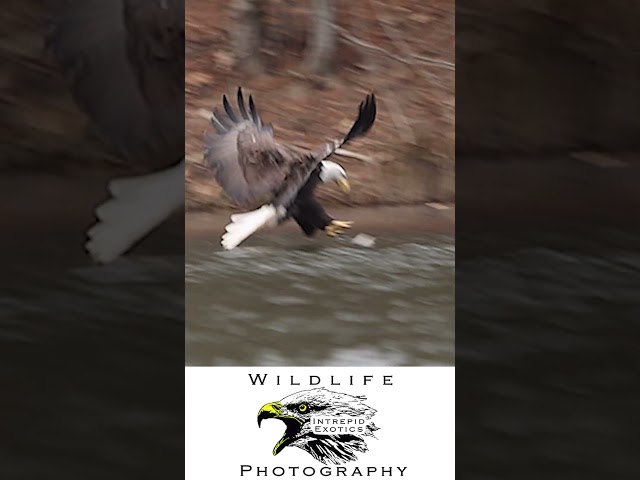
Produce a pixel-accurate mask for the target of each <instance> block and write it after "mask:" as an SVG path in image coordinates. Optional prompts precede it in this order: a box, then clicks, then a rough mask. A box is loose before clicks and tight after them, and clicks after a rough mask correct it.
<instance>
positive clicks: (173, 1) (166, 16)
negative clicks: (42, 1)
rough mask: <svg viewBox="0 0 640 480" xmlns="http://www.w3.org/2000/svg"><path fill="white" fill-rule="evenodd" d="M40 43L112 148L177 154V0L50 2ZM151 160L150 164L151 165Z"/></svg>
mask: <svg viewBox="0 0 640 480" xmlns="http://www.w3.org/2000/svg"><path fill="white" fill-rule="evenodd" d="M50 5H51V8H52V10H51V13H52V15H51V29H50V33H49V35H48V36H47V47H48V49H49V50H50V51H51V52H52V53H53V56H54V57H55V59H56V61H57V63H58V66H59V68H60V70H61V71H62V73H63V75H64V76H65V78H66V80H67V81H68V83H69V84H70V87H71V91H72V94H73V96H74V98H75V100H76V102H77V103H78V104H79V105H80V107H81V108H83V109H84V110H85V111H86V113H87V114H88V115H89V117H90V118H91V120H92V121H93V123H94V124H95V125H96V127H97V128H98V130H99V131H100V133H101V134H102V135H103V136H104V137H106V139H107V140H108V141H109V142H110V143H111V144H113V145H114V146H115V147H116V148H117V149H118V151H119V153H120V154H121V155H122V156H124V157H125V158H126V159H128V160H133V161H134V162H135V163H136V164H137V165H142V166H147V167H154V168H164V167H167V166H169V165H171V164H174V163H176V162H177V161H179V160H180V159H181V158H182V157H183V156H184V116H183V114H184V2H183V1H178V0H161V1H156V2H149V1H146V0H56V1H53V2H51V4H50ZM150 162H153V164H150Z"/></svg>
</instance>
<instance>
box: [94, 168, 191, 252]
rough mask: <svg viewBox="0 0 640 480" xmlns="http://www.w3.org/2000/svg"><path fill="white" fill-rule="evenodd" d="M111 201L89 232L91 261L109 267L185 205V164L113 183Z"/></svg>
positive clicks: (99, 211)
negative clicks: (106, 264) (109, 263)
mask: <svg viewBox="0 0 640 480" xmlns="http://www.w3.org/2000/svg"><path fill="white" fill-rule="evenodd" d="M109 193H111V199H109V200H108V201H107V202H105V203H103V204H102V205H100V206H99V207H98V208H97V209H96V217H98V223H96V224H95V225H94V226H93V227H91V228H90V229H89V230H88V231H87V235H88V237H89V241H88V242H87V243H86V245H85V246H86V248H87V250H88V251H89V254H90V255H91V257H92V258H93V259H94V260H96V261H98V262H100V263H108V262H111V261H113V260H115V259H116V258H118V257H119V256H121V255H122V254H123V253H125V252H127V251H128V250H129V249H130V248H131V247H133V245H134V244H135V243H137V242H138V241H139V240H140V239H142V238H143V237H144V236H145V235H147V234H148V233H149V232H151V231H152V230H153V229H154V228H156V227H157V226H158V225H159V224H160V223H162V222H163V221H164V220H165V219H166V218H167V217H169V215H171V214H172V213H173V211H174V210H176V209H177V208H179V207H180V206H181V205H182V203H183V202H184V162H181V163H180V164H178V165H176V166H175V167H171V168H169V169H167V170H163V171H161V172H157V173H153V174H151V175H141V176H138V177H130V178H123V179H116V180H112V181H111V182H110V183H109Z"/></svg>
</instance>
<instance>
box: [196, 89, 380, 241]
mask: <svg viewBox="0 0 640 480" xmlns="http://www.w3.org/2000/svg"><path fill="white" fill-rule="evenodd" d="M237 103H238V110H239V114H238V113H237V112H236V111H234V110H233V108H232V107H231V104H230V103H229V100H228V99H227V97H226V95H223V97H222V104H223V107H224V113H222V112H220V111H219V110H218V109H214V111H213V116H212V117H211V123H212V125H213V127H214V129H215V130H216V132H217V133H218V136H215V137H214V136H210V135H207V137H206V145H205V154H204V159H205V164H206V165H207V166H208V167H209V168H211V169H212V170H213V174H214V176H215V178H216V180H217V181H218V183H219V184H220V186H221V187H222V188H223V189H224V191H225V192H226V193H227V195H228V196H229V197H230V198H231V199H232V200H233V201H234V202H235V203H236V205H238V206H240V207H242V208H246V209H255V210H252V211H250V212H247V213H240V214H236V215H232V216H231V223H229V224H228V225H227V226H226V227H225V230H226V233H225V234H224V235H223V236H222V242H221V243H222V246H223V247H224V248H225V249H227V250H230V249H233V248H235V247H237V246H238V245H239V244H240V243H241V242H243V241H244V240H245V239H247V238H248V237H249V236H250V235H252V234H253V233H254V232H256V231H258V230H260V229H261V228H264V227H273V226H276V225H279V224H280V223H282V222H284V221H286V220H288V219H290V218H293V219H294V220H295V221H296V222H297V223H298V225H299V226H300V228H301V229H302V230H303V232H304V233H305V234H306V235H309V236H310V235H313V234H314V233H315V232H316V231H317V230H324V231H325V232H326V233H327V234H328V235H330V236H335V235H338V234H340V233H341V232H342V229H344V228H349V227H350V225H351V222H344V221H339V220H334V219H333V218H331V217H330V216H329V215H328V214H327V212H326V211H325V210H324V209H323V208H322V206H321V205H320V204H319V203H318V201H317V200H316V199H315V198H314V191H315V188H316V186H317V185H318V184H319V183H320V182H321V181H322V182H329V181H335V182H336V183H337V184H338V185H339V186H340V187H341V188H342V189H343V190H345V191H348V189H349V183H348V181H347V174H346V172H345V170H344V169H343V168H342V167H341V166H340V165H338V164H337V163H334V162H330V161H328V160H326V159H327V158H328V157H329V156H331V154H332V153H333V152H335V151H336V149H338V148H340V146H342V145H344V144H345V143H347V142H348V141H350V140H352V139H354V138H357V137H359V136H360V135H363V134H365V133H366V132H368V131H369V129H370V128H371V126H372V125H373V122H374V121H375V118H376V99H375V96H374V94H373V93H371V94H369V95H367V97H366V98H365V100H363V102H362V103H361V104H360V109H359V112H358V118H357V119H356V121H355V123H354V124H353V126H352V127H351V130H349V132H348V133H347V134H346V135H345V136H344V137H343V138H342V139H339V140H334V141H331V142H328V143H326V144H325V145H323V146H322V147H320V148H318V149H317V150H315V151H312V152H309V153H300V151H299V150H298V149H294V148H292V147H290V146H288V145H285V144H282V143H278V142H276V140H275V138H274V135H273V127H272V126H271V125H270V124H265V123H263V122H262V119H261V118H260V115H259V114H258V111H257V109H256V106H255V103H254V101H253V97H252V96H249V108H248V110H247V106H246V104H245V101H244V96H243V93H242V89H241V88H238V94H237Z"/></svg>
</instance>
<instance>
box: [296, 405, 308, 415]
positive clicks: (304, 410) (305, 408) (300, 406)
mask: <svg viewBox="0 0 640 480" xmlns="http://www.w3.org/2000/svg"><path fill="white" fill-rule="evenodd" d="M308 409H309V407H308V406H307V404H306V403H301V404H300V405H299V406H298V410H300V411H301V412H302V413H304V412H306V411H307V410H308Z"/></svg>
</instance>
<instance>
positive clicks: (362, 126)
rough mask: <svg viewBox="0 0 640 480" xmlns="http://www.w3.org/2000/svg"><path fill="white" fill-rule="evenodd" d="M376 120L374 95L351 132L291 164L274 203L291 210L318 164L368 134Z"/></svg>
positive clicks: (367, 99) (362, 110)
mask: <svg viewBox="0 0 640 480" xmlns="http://www.w3.org/2000/svg"><path fill="white" fill-rule="evenodd" d="M375 119H376V97H375V95H374V94H373V93H370V94H369V95H367V97H366V98H365V99H364V100H363V101H362V102H361V103H360V107H359V108H358V117H357V118H356V121H355V122H354V123H353V126H352V127H351V129H350V130H349V132H348V133H347V134H346V135H345V136H344V137H342V139H340V140H334V141H332V142H327V143H325V144H324V145H323V146H322V147H320V148H318V149H317V150H315V151H314V152H311V153H309V154H306V155H304V156H303V157H301V158H300V159H299V161H297V162H293V163H291V165H290V166H289V169H288V170H287V174H286V178H285V181H284V182H282V187H281V188H280V189H279V190H278V192H277V193H276V196H275V199H274V202H275V204H276V205H278V206H283V207H285V208H289V206H291V204H292V203H293V202H294V201H295V199H296V197H297V195H298V192H299V191H300V190H301V189H302V188H303V187H304V185H305V184H306V182H307V181H308V180H309V177H310V176H311V174H312V173H313V171H314V170H315V169H316V167H317V166H318V164H319V163H320V162H321V161H323V160H324V159H326V158H328V157H330V156H331V155H332V154H333V152H335V151H336V150H337V149H338V148H340V147H341V146H342V145H344V144H346V143H347V142H349V141H351V140H353V139H354V138H357V137H359V136H361V135H364V134H365V133H367V132H368V131H369V130H370V129H371V126H372V125H373V123H374V122H375Z"/></svg>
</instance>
